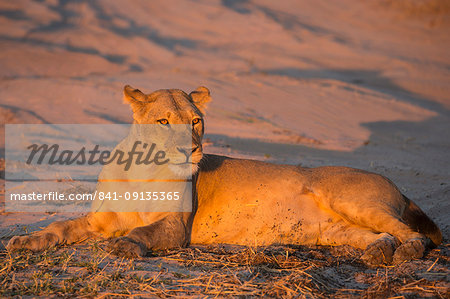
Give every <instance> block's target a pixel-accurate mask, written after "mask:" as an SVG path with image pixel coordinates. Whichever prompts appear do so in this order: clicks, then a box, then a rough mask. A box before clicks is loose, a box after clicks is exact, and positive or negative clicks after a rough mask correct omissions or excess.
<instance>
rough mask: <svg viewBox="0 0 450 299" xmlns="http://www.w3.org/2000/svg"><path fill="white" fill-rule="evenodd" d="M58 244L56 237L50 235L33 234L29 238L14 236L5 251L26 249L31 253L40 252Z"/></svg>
mask: <svg viewBox="0 0 450 299" xmlns="http://www.w3.org/2000/svg"><path fill="white" fill-rule="evenodd" d="M58 243H59V238H58V236H57V235H55V234H52V233H44V234H35V235H29V236H15V237H12V239H11V240H9V242H8V245H6V249H7V250H8V251H14V250H19V249H28V250H31V251H42V250H44V249H47V248H50V247H53V246H56V245H57V244H58Z"/></svg>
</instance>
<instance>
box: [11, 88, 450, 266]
mask: <svg viewBox="0 0 450 299" xmlns="http://www.w3.org/2000/svg"><path fill="white" fill-rule="evenodd" d="M124 93H125V100H126V102H128V103H129V104H130V105H131V108H132V110H133V118H134V122H135V123H138V124H156V123H157V120H158V119H159V118H161V117H164V118H168V120H169V121H170V122H171V123H179V124H183V123H184V124H191V123H192V120H193V119H194V118H202V119H203V113H204V110H205V105H206V103H207V102H208V101H209V100H210V95H209V91H208V89H206V88H205V87H200V88H198V89H197V90H196V91H194V92H192V93H190V94H189V95H188V94H186V93H184V92H182V91H180V90H160V91H156V92H154V93H151V94H148V95H145V94H143V93H142V92H140V91H139V90H137V89H133V88H131V87H130V86H126V87H125V91H124ZM202 136H203V121H202V122H201V125H200V126H197V127H195V126H194V128H193V148H196V150H195V151H194V153H193V156H192V161H193V162H194V163H196V164H198V166H199V170H198V172H197V173H195V174H194V180H193V181H194V182H193V183H194V190H193V208H194V210H193V212H192V213H156V212H145V213H144V212H128V213H126V212H120V213H117V212H92V213H90V214H89V215H87V216H85V217H82V218H79V219H76V220H69V221H65V222H59V223H54V224H52V225H50V226H48V227H47V228H45V229H44V230H42V231H39V232H36V233H33V234H31V235H29V236H17V237H14V238H13V239H11V240H10V242H9V244H8V249H10V250H13V249H19V248H28V249H31V250H34V251H39V250H42V249H44V248H47V247H49V246H54V245H57V244H64V243H73V242H77V241H80V240H83V239H86V238H89V237H92V236H104V237H108V238H113V239H112V240H111V248H112V250H113V252H115V253H116V254H119V255H125V256H143V255H145V254H146V253H147V252H148V251H150V250H158V249H164V248H171V247H179V246H187V245H188V244H189V243H198V244H210V243H229V244H242V245H251V246H258V245H270V244H304V245H307V244H314V245H343V244H348V245H351V246H354V247H356V248H361V249H364V250H365V253H364V255H363V256H362V259H363V260H364V261H365V262H366V263H367V264H369V265H378V264H382V263H391V262H394V263H400V262H402V261H405V260H410V259H412V258H420V257H422V255H423V252H424V250H425V246H426V245H434V246H437V245H439V244H440V243H441V240H442V235H441V232H440V230H439V228H438V227H437V226H436V225H435V224H434V223H433V221H431V220H430V219H429V218H428V217H427V216H426V215H425V213H424V212H423V211H422V210H420V208H419V207H418V206H417V205H416V204H415V203H413V202H412V201H411V200H409V199H407V198H406V197H404V196H403V195H402V194H401V193H400V192H399V190H398V188H397V187H396V186H395V185H394V184H393V183H392V182H391V181H389V180H388V179H387V178H385V177H383V176H381V175H378V174H374V173H370V172H366V171H363V170H358V169H352V168H347V167H319V168H302V167H296V166H291V165H276V164H269V163H264V162H260V161H252V160H242V159H232V158H228V157H223V156H216V155H207V154H203V153H202V147H201V139H202ZM194 169H195V167H194ZM105 171H106V172H107V173H108V174H109V175H111V174H113V176H114V177H119V178H126V176H127V174H125V173H121V170H120V169H114V168H108V169H107V170H105V169H104V171H103V172H105ZM149 171H151V170H149ZM194 171H195V170H194ZM98 188H99V189H100V190H108V185H107V184H99V186H98ZM104 211H106V210H104ZM118 236H122V237H118ZM114 237H118V238H114Z"/></svg>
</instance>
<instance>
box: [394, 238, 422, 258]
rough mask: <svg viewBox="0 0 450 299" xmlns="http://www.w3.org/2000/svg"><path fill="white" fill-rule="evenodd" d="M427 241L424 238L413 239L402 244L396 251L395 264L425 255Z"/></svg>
mask: <svg viewBox="0 0 450 299" xmlns="http://www.w3.org/2000/svg"><path fill="white" fill-rule="evenodd" d="M424 251H425V241H424V240H422V239H411V240H407V241H406V242H404V243H403V244H402V245H400V246H399V247H398V248H397V250H395V253H394V264H400V263H403V262H407V261H410V260H413V259H419V258H421V257H423V253H424Z"/></svg>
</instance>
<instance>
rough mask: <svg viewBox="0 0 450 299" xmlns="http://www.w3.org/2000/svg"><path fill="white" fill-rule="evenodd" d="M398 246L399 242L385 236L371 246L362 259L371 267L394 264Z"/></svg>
mask: <svg viewBox="0 0 450 299" xmlns="http://www.w3.org/2000/svg"><path fill="white" fill-rule="evenodd" d="M397 246H398V242H397V240H396V239H395V238H394V237H392V236H390V235H387V236H384V237H382V238H380V239H378V240H376V241H375V242H373V243H372V244H370V245H369V246H368V247H367V248H366V250H365V251H364V254H363V255H362V256H361V259H362V260H363V261H364V263H365V264H366V265H368V266H371V267H376V266H380V265H383V264H390V263H392V260H393V256H394V251H395V248H396V247H397Z"/></svg>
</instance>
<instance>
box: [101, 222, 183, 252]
mask: <svg viewBox="0 0 450 299" xmlns="http://www.w3.org/2000/svg"><path fill="white" fill-rule="evenodd" d="M187 243H188V234H187V229H186V225H185V222H184V221H183V219H182V217H179V215H174V216H167V217H165V218H163V219H161V220H159V221H157V222H154V223H152V224H150V225H146V226H140V227H136V228H134V229H133V230H131V231H130V232H129V233H128V234H127V235H126V236H124V237H119V238H115V239H112V240H111V241H110V243H109V248H110V249H111V250H112V253H113V254H115V255H119V256H125V257H129V258H133V257H143V256H145V255H146V254H147V253H148V251H150V250H163V249H169V248H177V247H183V246H186V245H187Z"/></svg>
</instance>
